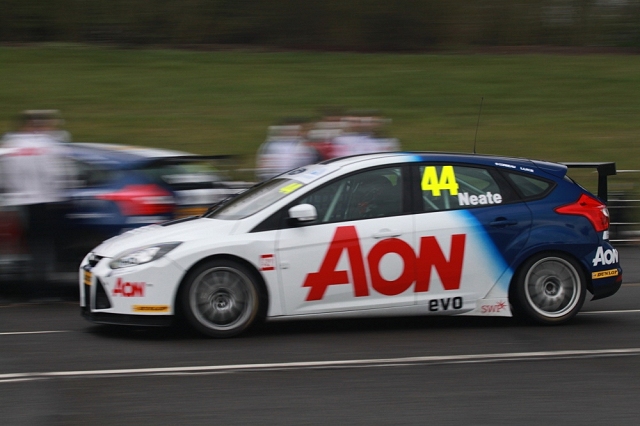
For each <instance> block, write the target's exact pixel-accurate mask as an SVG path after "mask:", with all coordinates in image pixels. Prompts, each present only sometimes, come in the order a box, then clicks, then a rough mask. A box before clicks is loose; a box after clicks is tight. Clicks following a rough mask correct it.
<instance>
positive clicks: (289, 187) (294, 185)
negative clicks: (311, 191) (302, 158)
mask: <svg viewBox="0 0 640 426" xmlns="http://www.w3.org/2000/svg"><path fill="white" fill-rule="evenodd" d="M301 186H302V184H301V183H298V182H294V183H290V184H289V185H287V186H283V187H282V188H280V192H282V193H283V194H290V193H292V192H293V191H295V190H296V189H298V188H300V187H301Z"/></svg>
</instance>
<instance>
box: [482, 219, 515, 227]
mask: <svg viewBox="0 0 640 426" xmlns="http://www.w3.org/2000/svg"><path fill="white" fill-rule="evenodd" d="M517 224H518V221H517V220H509V219H507V218H506V217H497V218H496V219H495V220H494V221H493V222H490V223H489V225H491V226H493V227H496V228H504V227H506V226H513V225H517Z"/></svg>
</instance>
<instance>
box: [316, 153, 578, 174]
mask: <svg viewBox="0 0 640 426" xmlns="http://www.w3.org/2000/svg"><path fill="white" fill-rule="evenodd" d="M394 158H397V159H398V161H399V162H423V161H430V162H439V163H449V162H450V163H458V162H463V163H474V164H478V165H484V166H494V167H498V168H503V169H507V170H514V171H520V172H531V171H533V170H535V169H542V170H544V171H545V172H547V173H550V174H552V175H554V176H556V177H559V178H561V177H563V176H564V175H565V174H566V172H567V166H565V165H563V164H559V163H551V162H547V161H540V160H530V159H527V158H514V157H504V156H497V155H486V154H469V153H457V152H426V151H425V152H382V153H374V154H358V155H352V156H348V157H340V158H334V159H330V160H326V161H323V162H322V164H332V165H336V166H339V167H342V166H347V165H350V164H355V163H359V162H365V161H366V162H374V163H375V162H377V160H382V159H385V160H386V161H385V162H387V161H390V160H391V161H393V159H394Z"/></svg>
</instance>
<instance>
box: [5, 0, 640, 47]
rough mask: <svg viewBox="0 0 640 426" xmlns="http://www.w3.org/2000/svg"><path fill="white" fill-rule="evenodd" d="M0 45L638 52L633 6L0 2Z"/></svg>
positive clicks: (496, 1)
mask: <svg viewBox="0 0 640 426" xmlns="http://www.w3.org/2000/svg"><path fill="white" fill-rule="evenodd" d="M0 5H1V6H2V9H1V10H2V13H0V42H82V43H109V44H118V45H149V44H163V45H184V46H186V45H220V44H222V45H227V44H232V45H233V44H235V45H238V44H239V45H258V46H268V47H282V48H303V49H329V50H358V51H383V50H388V51H398V50H429V49H439V48H449V47H461V46H474V45H480V46H483V45H515V46H521V45H553V46H618V47H621V46H626V47H628V46H632V47H640V0H546V1H534V0H520V1H517V0H447V1H442V0H394V1H389V0H181V1H176V0H109V1H106V0H102V1H100V0H0Z"/></svg>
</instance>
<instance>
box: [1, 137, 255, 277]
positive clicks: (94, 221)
mask: <svg viewBox="0 0 640 426" xmlns="http://www.w3.org/2000/svg"><path fill="white" fill-rule="evenodd" d="M66 148H67V156H68V158H67V159H68V162H69V166H70V167H71V168H72V169H73V170H74V173H73V174H74V176H75V179H74V181H73V182H69V189H68V190H67V194H66V195H67V196H66V201H65V202H63V203H60V205H58V206H57V208H59V209H61V211H60V213H61V214H60V216H61V218H62V220H61V223H60V229H59V230H58V232H57V233H56V234H57V238H56V241H55V251H56V262H55V263H56V265H55V276H53V277H50V278H51V279H56V277H60V276H63V277H64V276H66V275H68V273H70V272H73V271H75V270H76V269H77V267H78V265H79V264H80V261H81V260H82V258H83V257H84V255H85V254H86V253H87V251H89V250H91V249H92V248H93V247H95V246H96V245H98V244H99V243H101V242H102V241H104V240H105V239H108V238H110V237H113V236H115V235H118V234H121V233H122V232H125V231H127V230H130V229H133V228H137V227H141V226H145V225H151V224H154V223H159V222H164V221H167V220H172V219H177V218H182V217H186V216H197V215H201V214H203V213H204V212H206V211H207V209H208V208H209V207H211V206H212V205H215V204H216V203H218V202H220V201H222V200H224V199H225V198H228V197H229V196H232V195H234V194H237V193H239V192H241V191H243V190H244V189H246V188H247V187H249V186H251V183H249V182H238V181H231V180H230V179H229V178H228V177H227V175H226V173H225V172H224V171H223V170H225V169H228V168H229V167H230V163H232V161H233V157H231V156H200V155H195V154H191V153H187V152H182V151H173V150H166V149H154V148H144V147H136V146H127V145H117V144H102V143H69V144H67V145H66ZM0 219H2V220H0V222H1V223H2V226H0V234H1V235H0V236H1V237H2V243H0V278H4V279H15V278H24V276H25V275H28V273H27V269H28V268H25V266H26V265H28V264H29V262H28V261H25V260H26V259H29V258H30V254H29V253H27V252H26V251H25V243H24V238H22V234H23V232H22V230H21V226H22V225H21V221H20V212H19V211H18V210H16V209H10V208H8V207H5V208H3V209H2V211H1V212H0ZM31 263H33V264H37V262H31ZM62 279H64V278H62Z"/></svg>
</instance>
